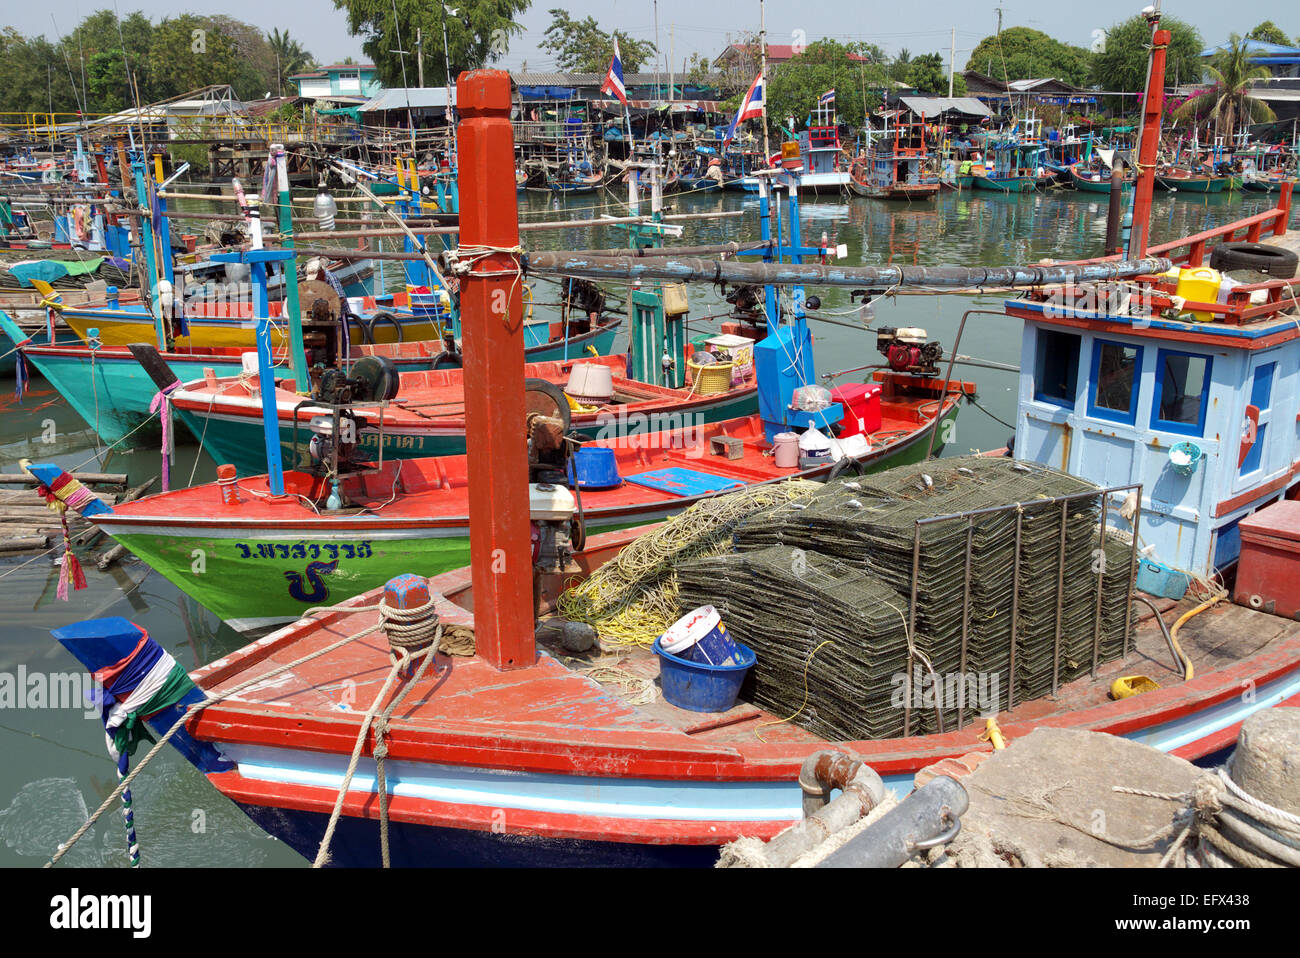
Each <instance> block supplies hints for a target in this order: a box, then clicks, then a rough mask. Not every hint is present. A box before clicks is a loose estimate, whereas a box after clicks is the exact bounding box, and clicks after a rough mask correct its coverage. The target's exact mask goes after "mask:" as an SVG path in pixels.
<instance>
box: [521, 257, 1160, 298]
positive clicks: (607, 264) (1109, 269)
mask: <svg viewBox="0 0 1300 958" xmlns="http://www.w3.org/2000/svg"><path fill="white" fill-rule="evenodd" d="M522 260H523V265H524V268H525V270H526V271H528V272H532V273H548V274H555V275H561V276H578V277H582V278H585V279H594V280H605V281H614V280H623V281H637V280H669V281H672V282H679V283H680V282H710V283H736V284H740V283H752V284H758V285H763V284H767V283H772V284H775V285H778V286H800V285H808V286H852V287H857V286H879V287H884V288H886V289H888V288H891V287H895V286H899V287H901V286H927V287H935V288H943V289H953V288H958V289H965V288H968V287H988V286H1014V287H1022V286H1049V285H1053V284H1056V283H1069V282H1091V281H1107V280H1116V279H1132V278H1134V277H1137V276H1147V275H1152V274H1156V273H1163V272H1165V271H1167V270H1168V269H1169V268H1170V267H1171V266H1172V265H1173V264H1172V263H1171V262H1170V261H1169V260H1168V259H1164V258H1162V257H1150V258H1147V259H1142V260H1137V261H1120V262H1113V263H1111V262H1107V263H1079V264H1073V263H1059V264H1054V265H1050V266H997V267H962V266H838V265H821V264H816V263H738V262H731V261H726V262H724V261H717V260H705V259H696V258H692V257H682V258H680V259H677V258H665V259H663V260H659V259H654V260H647V259H634V258H632V257H629V256H578V255H574V254H572V253H567V252H549V251H543V252H532V253H525V254H523V256H522Z"/></svg>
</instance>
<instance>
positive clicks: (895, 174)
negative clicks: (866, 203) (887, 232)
mask: <svg viewBox="0 0 1300 958" xmlns="http://www.w3.org/2000/svg"><path fill="white" fill-rule="evenodd" d="M891 119H892V120H893V127H892V129H891V128H890V127H889V126H888V125H887V126H886V128H885V129H884V130H881V131H879V132H878V133H876V134H875V135H874V136H873V137H872V141H871V146H870V148H869V150H868V152H867V155H866V156H865V157H857V158H856V159H854V161H853V163H852V164H851V165H850V167H849V181H848V186H849V189H851V190H852V191H853V192H854V193H855V194H857V195H858V196H867V197H871V198H872V199H878V200H908V201H912V200H928V199H932V198H933V197H934V196H935V195H937V194H938V192H939V190H940V186H939V177H938V175H937V174H935V173H933V172H932V171H931V170H930V163H931V154H930V151H929V149H928V147H927V146H926V142H925V117H922V118H921V119H920V120H919V121H913V120H907V119H904V111H902V110H896V111H893V112H891V113H889V114H886V121H885V122H886V124H888V123H889V121H890V120H891Z"/></svg>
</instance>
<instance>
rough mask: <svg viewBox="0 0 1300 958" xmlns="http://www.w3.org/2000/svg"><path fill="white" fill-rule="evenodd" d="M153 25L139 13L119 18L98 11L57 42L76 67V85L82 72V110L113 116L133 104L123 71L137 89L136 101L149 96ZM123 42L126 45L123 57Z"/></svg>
mask: <svg viewBox="0 0 1300 958" xmlns="http://www.w3.org/2000/svg"><path fill="white" fill-rule="evenodd" d="M153 30H154V27H153V23H151V22H150V20H149V18H148V17H146V16H145V15H144V14H143V13H141V12H140V11H138V10H137V11H135V12H134V13H131V14H128V15H127V16H125V17H123V18H121V20H120V22H119V18H118V16H117V14H116V13H115V12H114V11H112V10H98V11H96V12H94V13H92V14H90V15H88V16H87V17H85V18H84V19H83V20H82V21H81V22H80V23H79V24H77V26H76V28H75V29H74V30H73V31H72V33H70V34H68V35H67V36H66V37H64V38H63V39H62V40H61V41H60V46H62V47H63V49H64V51H65V52H66V53H67V55H68V59H69V60H70V61H71V62H72V63H74V64H76V66H75V67H74V70H75V71H76V73H77V74H78V75H77V80H78V82H80V80H81V77H80V75H79V74H80V72H81V64H82V63H84V64H85V71H86V82H85V85H86V109H87V111H88V112H91V113H115V112H117V111H118V110H123V109H125V108H126V107H128V106H130V105H131V104H132V103H134V101H135V97H134V94H133V93H132V89H131V85H130V83H129V82H128V80H127V74H126V69H127V67H128V66H129V67H130V68H131V74H132V76H133V77H134V79H135V82H136V85H137V86H139V88H140V100H141V102H142V103H147V102H149V101H150V100H152V99H154V97H153V95H152V94H153V64H152V62H151V60H150V57H149V44H150V42H151V41H152V40H153ZM123 41H125V42H126V46H125V51H126V52H125V54H123V45H122V44H123Z"/></svg>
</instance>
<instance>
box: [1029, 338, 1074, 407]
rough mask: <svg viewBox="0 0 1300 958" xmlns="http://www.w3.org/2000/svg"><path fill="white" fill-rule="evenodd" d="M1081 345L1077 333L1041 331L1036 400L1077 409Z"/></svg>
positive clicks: (1035, 375) (1035, 382)
mask: <svg viewBox="0 0 1300 958" xmlns="http://www.w3.org/2000/svg"><path fill="white" fill-rule="evenodd" d="M1079 342H1080V337H1079V336H1077V335H1076V334H1074V333H1062V332H1058V331H1057V330H1054V329H1040V330H1039V331H1038V357H1037V360H1036V361H1035V363H1034V398H1035V399H1037V400H1038V401H1039V402H1047V403H1051V404H1052V405H1054V406H1065V407H1067V408H1069V409H1073V408H1074V396H1075V389H1076V388H1077V387H1078V384H1079Z"/></svg>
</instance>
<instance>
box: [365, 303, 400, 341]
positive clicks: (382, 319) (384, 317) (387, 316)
mask: <svg viewBox="0 0 1300 958" xmlns="http://www.w3.org/2000/svg"><path fill="white" fill-rule="evenodd" d="M380 323H391V324H392V326H393V329H395V330H397V341H398V342H399V343H400V342H401V341H402V324H401V323H400V322H398V319H397V317H396V316H394V315H393V314H392V313H388V312H384V311H382V310H381V311H380V312H378V313H375V315H373V316H371V317H370V319H369V320H367V321H366V333H367V335H369V337H370V342H372V343H373V342H374V341H375V327H376V326H378V325H379V324H380Z"/></svg>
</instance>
